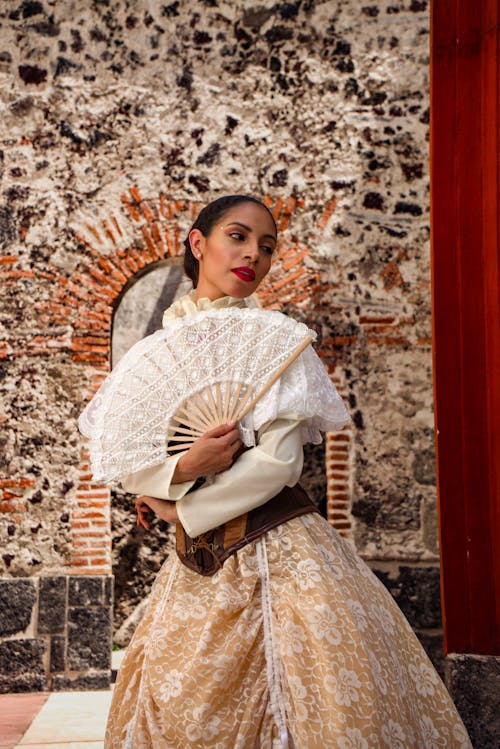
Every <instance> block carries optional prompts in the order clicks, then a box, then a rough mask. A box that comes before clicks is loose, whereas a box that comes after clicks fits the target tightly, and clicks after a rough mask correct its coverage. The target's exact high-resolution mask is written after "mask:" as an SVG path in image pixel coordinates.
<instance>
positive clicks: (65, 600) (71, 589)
mask: <svg viewBox="0 0 500 749" xmlns="http://www.w3.org/2000/svg"><path fill="white" fill-rule="evenodd" d="M112 603H113V578H112V577H110V576H109V577H102V576H96V577H77V576H74V575H66V576H60V577H42V578H32V577H28V578H15V579H11V580H0V674H1V675H0V693H5V692H31V691H42V690H45V689H51V690H52V691H61V690H67V689H106V688H108V687H109V684H110V679H111V609H112Z"/></svg>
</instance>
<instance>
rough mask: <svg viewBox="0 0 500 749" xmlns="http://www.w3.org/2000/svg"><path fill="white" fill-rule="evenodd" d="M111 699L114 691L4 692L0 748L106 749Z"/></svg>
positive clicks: (116, 662) (0, 703)
mask: <svg viewBox="0 0 500 749" xmlns="http://www.w3.org/2000/svg"><path fill="white" fill-rule="evenodd" d="M120 656H121V654H119V653H113V668H114V669H116V668H117V667H118V666H119V661H120ZM110 702H111V691H109V692H51V693H49V692H29V693H28V692H26V693H23V694H0V749H102V748H103V746H104V729H105V726H106V718H107V715H108V710H109V705H110Z"/></svg>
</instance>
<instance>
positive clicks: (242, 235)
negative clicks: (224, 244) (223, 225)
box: [229, 231, 245, 242]
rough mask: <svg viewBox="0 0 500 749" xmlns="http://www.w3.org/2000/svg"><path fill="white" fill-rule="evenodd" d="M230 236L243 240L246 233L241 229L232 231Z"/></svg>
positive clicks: (239, 240)
mask: <svg viewBox="0 0 500 749" xmlns="http://www.w3.org/2000/svg"><path fill="white" fill-rule="evenodd" d="M229 236H230V237H231V239H236V240H237V241H238V242H242V241H243V240H244V239H245V235H244V234H242V233H241V231H232V232H230V234H229Z"/></svg>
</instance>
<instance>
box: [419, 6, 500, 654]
mask: <svg viewBox="0 0 500 749" xmlns="http://www.w3.org/2000/svg"><path fill="white" fill-rule="evenodd" d="M499 22H500V0H477V2H471V0H433V2H432V7H431V227H432V231H431V238H432V241H431V246H432V295H433V355H434V387H435V414H436V416H435V423H436V446H437V465H438V498H439V517H440V541H441V565H442V594H443V617H444V631H445V648H446V652H458V653H483V654H492V655H500V637H499V633H500V568H499V564H500V496H499V495H500V485H499V472H500V450H499V447H500V425H499V419H500V288H499V277H498V273H499V250H500V235H499V227H500V223H499V211H500V186H499V175H500V166H499V161H500V92H499V84H500V74H499V69H500V33H499Z"/></svg>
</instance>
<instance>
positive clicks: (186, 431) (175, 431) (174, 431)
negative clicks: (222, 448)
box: [171, 421, 203, 437]
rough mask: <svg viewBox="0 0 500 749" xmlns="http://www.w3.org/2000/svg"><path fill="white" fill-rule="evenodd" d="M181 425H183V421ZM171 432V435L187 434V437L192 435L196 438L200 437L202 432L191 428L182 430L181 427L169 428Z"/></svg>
mask: <svg viewBox="0 0 500 749" xmlns="http://www.w3.org/2000/svg"><path fill="white" fill-rule="evenodd" d="M182 423H183V424H185V422H184V421H183V422H182ZM171 431H172V434H173V435H174V434H187V435H188V436H191V435H192V434H194V435H196V436H197V437H201V435H202V434H203V432H202V431H200V430H199V429H194V428H193V427H187V428H184V427H181V426H171Z"/></svg>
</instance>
